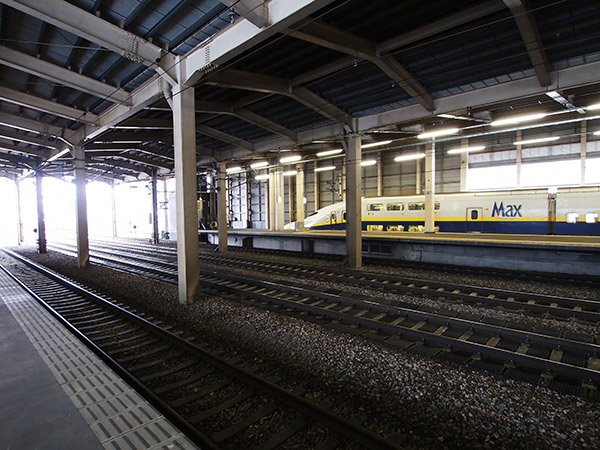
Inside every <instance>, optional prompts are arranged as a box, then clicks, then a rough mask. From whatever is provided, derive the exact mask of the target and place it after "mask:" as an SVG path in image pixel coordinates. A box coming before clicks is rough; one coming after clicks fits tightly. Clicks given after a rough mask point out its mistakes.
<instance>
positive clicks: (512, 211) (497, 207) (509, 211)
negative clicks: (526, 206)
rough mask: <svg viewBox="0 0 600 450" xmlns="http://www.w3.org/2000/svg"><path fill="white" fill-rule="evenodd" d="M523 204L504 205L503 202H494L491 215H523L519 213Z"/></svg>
mask: <svg viewBox="0 0 600 450" xmlns="http://www.w3.org/2000/svg"><path fill="white" fill-rule="evenodd" d="M522 206H523V205H506V207H505V206H504V202H500V204H498V203H496V202H494V208H493V209H492V217H523V216H522V215H521V207H522Z"/></svg>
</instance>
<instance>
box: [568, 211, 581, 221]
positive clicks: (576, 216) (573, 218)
mask: <svg viewBox="0 0 600 450" xmlns="http://www.w3.org/2000/svg"><path fill="white" fill-rule="evenodd" d="M577 219H579V214H577V213H574V212H573V213H567V223H577Z"/></svg>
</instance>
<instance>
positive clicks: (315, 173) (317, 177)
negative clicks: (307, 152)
mask: <svg viewBox="0 0 600 450" xmlns="http://www.w3.org/2000/svg"><path fill="white" fill-rule="evenodd" d="M317 167H319V165H318V164H317V162H316V161H315V171H314V178H313V179H314V180H315V199H314V201H315V202H314V205H315V208H314V210H315V211H318V210H319V206H320V204H321V202H320V198H319V197H320V195H319V194H320V189H319V172H317V171H316V169H317Z"/></svg>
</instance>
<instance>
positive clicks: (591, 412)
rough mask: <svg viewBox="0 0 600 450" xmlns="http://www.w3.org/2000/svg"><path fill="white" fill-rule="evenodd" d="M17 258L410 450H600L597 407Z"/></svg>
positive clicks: (45, 260) (157, 287)
mask: <svg viewBox="0 0 600 450" xmlns="http://www.w3.org/2000/svg"><path fill="white" fill-rule="evenodd" d="M13 250H17V251H18V252H19V253H21V254H23V255H25V256H27V257H29V258H31V259H33V260H35V261H37V262H39V263H41V264H43V265H46V266H48V267H50V268H52V269H54V270H56V271H58V272H60V273H63V274H64V275H66V276H67V277H69V278H72V279H74V280H77V281H79V282H81V283H83V284H85V285H87V286H90V287H91V288H94V289H96V290H98V291H101V292H103V293H105V294H106V295H110V296H111V297H112V298H113V299H114V300H115V301H119V302H121V303H123V304H124V305H127V306H128V307H129V308H132V309H135V310H137V311H140V312H141V311H144V312H146V313H147V315H149V316H153V317H156V318H160V320H161V321H162V322H163V324H165V325H166V324H170V325H173V326H174V327H175V328H176V329H178V330H183V331H184V334H185V335H186V336H194V337H195V339H196V342H197V343H202V344H203V345H206V346H207V348H209V349H211V350H213V351H220V352H223V355H227V357H231V358H234V359H236V361H238V362H239V363H240V364H242V365H245V366H248V367H254V368H256V370H257V371H258V372H259V373H261V374H263V375H265V376H277V377H279V378H280V381H279V383H280V384H282V385H283V386H284V387H288V388H291V387H293V386H296V385H301V386H305V387H308V391H307V393H306V394H304V395H306V396H307V397H310V398H311V399H312V398H323V399H324V398H328V399H331V400H332V401H334V404H335V406H334V407H333V410H334V411H335V412H340V413H343V414H345V415H347V416H348V417H351V416H353V415H360V416H362V417H363V418H364V424H365V426H367V427H368V428H369V429H371V430H372V431H374V432H377V433H382V434H384V435H388V436H389V435H395V436H397V439H398V442H400V444H401V446H402V447H404V448H409V449H431V448H440V449H443V448H448V449H454V448H506V449H511V448H523V449H539V448H544V447H546V448H560V449H578V448H597V443H598V442H599V439H600V429H599V423H600V404H599V403H597V402H593V401H589V400H587V399H582V398H577V397H573V396H569V395H564V394H561V393H557V392H554V391H551V390H549V389H545V388H543V387H539V386H534V385H530V384H525V383H520V382H516V381H511V380H505V379H500V378H497V377H494V376H491V375H488V374H486V373H483V372H479V371H473V370H471V369H469V368H467V367H461V366H455V365H453V364H450V363H446V362H443V361H440V360H436V359H429V358H426V357H424V356H420V355H418V354H415V353H412V352H410V351H402V350H396V349H391V348H389V347H387V346H385V345H382V344H378V343H375V342H372V341H368V340H365V339H364V338H361V337H356V336H351V335H347V334H343V333H340V332H337V331H334V330H331V329H328V328H324V327H321V326H319V325H316V324H314V323H310V322H305V321H302V320H299V319H295V318H290V317H287V316H284V315H280V314H277V313H275V312H272V311H268V310H263V309H259V308H253V307H249V306H244V305H241V304H239V303H237V302H233V301H230V300H227V299H223V298H219V297H214V296H210V295H205V296H203V297H202V298H201V299H200V301H198V302H197V303H196V304H194V305H191V306H184V305H180V304H178V302H177V288H176V286H174V285H170V284H167V283H162V282H158V281H154V280H149V279H146V278H143V277H139V276H136V275H131V274H127V273H123V272H119V271H115V270H111V269H107V268H103V267H100V266H95V265H92V266H90V267H88V268H85V269H78V268H77V267H76V263H75V259H74V258H72V257H68V256H64V255H62V254H59V253H55V252H50V253H48V254H44V255H40V254H38V253H37V252H36V250H35V249H34V248H32V247H19V248H17V249H13ZM297 448H301V447H297Z"/></svg>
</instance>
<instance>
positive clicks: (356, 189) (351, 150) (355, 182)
mask: <svg viewBox="0 0 600 450" xmlns="http://www.w3.org/2000/svg"><path fill="white" fill-rule="evenodd" d="M360 147H361V137H360V135H359V134H352V135H350V138H349V139H348V151H347V156H346V161H347V164H346V247H347V253H348V265H349V266H350V267H361V266H362V196H361V192H362V187H361V185H362V179H361V170H360V169H361V167H360V160H361V151H360Z"/></svg>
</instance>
